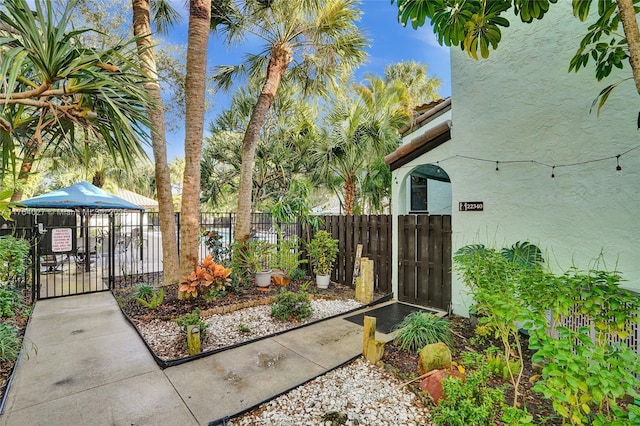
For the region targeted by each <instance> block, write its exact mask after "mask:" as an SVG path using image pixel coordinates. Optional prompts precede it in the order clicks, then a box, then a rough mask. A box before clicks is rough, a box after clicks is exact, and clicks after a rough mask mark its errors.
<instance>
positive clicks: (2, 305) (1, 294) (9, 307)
mask: <svg viewBox="0 0 640 426" xmlns="http://www.w3.org/2000/svg"><path fill="white" fill-rule="evenodd" d="M24 307H25V304H24V303H23V301H22V296H21V295H20V290H18V289H17V288H15V287H13V286H0V317H5V318H9V317H13V316H15V315H16V314H17V313H18V312H19V311H20V310H21V309H23V308H24Z"/></svg>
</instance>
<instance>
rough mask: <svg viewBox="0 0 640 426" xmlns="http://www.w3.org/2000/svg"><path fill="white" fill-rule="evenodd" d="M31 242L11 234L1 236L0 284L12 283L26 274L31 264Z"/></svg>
mask: <svg viewBox="0 0 640 426" xmlns="http://www.w3.org/2000/svg"><path fill="white" fill-rule="evenodd" d="M29 251H30V247H29V243H28V242H27V241H25V240H22V239H19V238H15V237H13V236H11V235H5V236H2V237H0V284H2V283H12V282H16V281H17V280H19V279H20V277H21V276H23V275H24V273H25V271H26V270H27V267H28V265H29Z"/></svg>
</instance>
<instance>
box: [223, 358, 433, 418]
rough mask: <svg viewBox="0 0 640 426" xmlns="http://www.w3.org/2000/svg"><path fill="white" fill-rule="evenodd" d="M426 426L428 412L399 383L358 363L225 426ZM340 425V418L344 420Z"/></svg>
mask: <svg viewBox="0 0 640 426" xmlns="http://www.w3.org/2000/svg"><path fill="white" fill-rule="evenodd" d="M338 413H340V414H342V415H343V416H344V415H346V422H341V423H334V424H345V425H394V426H395V425H407V426H409V425H414V426H417V425H430V424H431V423H430V422H429V415H428V410H427V408H425V407H424V406H423V405H422V404H421V403H420V401H419V399H418V398H417V397H416V396H415V395H414V394H413V393H412V392H411V391H409V390H408V389H407V388H406V387H400V381H399V380H398V379H396V378H395V377H394V376H392V375H390V374H389V373H387V372H386V371H384V370H383V369H382V368H380V367H378V366H374V365H371V364H370V363H368V362H367V361H365V360H363V359H362V358H359V359H357V360H356V361H354V362H352V363H350V364H348V365H346V366H344V367H341V368H339V369H336V370H334V371H332V372H330V373H327V374H325V375H324V376H320V377H318V378H316V379H314V380H312V381H310V382H309V383H307V384H305V385H302V386H299V387H297V388H295V389H293V390H291V391H290V392H288V393H286V394H284V395H281V396H279V397H278V398H276V399H274V400H272V401H270V402H268V403H266V404H263V405H261V406H260V407H258V408H257V409H255V410H253V411H250V412H248V413H246V414H244V415H243V416H240V417H238V418H236V419H232V420H231V421H230V422H229V423H228V424H229V425H280V426H285V425H286V426H289V425H291V426H293V425H325V424H326V425H331V424H332V423H331V419H334V420H335V419H336V416H335V414H338ZM343 420H344V418H343Z"/></svg>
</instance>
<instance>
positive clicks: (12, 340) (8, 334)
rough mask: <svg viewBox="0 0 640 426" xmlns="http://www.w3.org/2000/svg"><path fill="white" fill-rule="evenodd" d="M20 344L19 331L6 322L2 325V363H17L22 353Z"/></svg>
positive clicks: (0, 345)
mask: <svg viewBox="0 0 640 426" xmlns="http://www.w3.org/2000/svg"><path fill="white" fill-rule="evenodd" d="M20 344H21V339H20V337H19V336H18V329H17V328H16V327H14V326H13V325H11V324H8V323H6V322H3V323H0V361H15V360H16V359H17V358H18V354H19V353H20Z"/></svg>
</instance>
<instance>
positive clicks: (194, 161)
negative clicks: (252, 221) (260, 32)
mask: <svg viewBox="0 0 640 426" xmlns="http://www.w3.org/2000/svg"><path fill="white" fill-rule="evenodd" d="M210 20H211V1H210V0H190V1H189V39H188V43H189V45H188V47H187V78H186V82H185V87H186V92H185V95H186V99H187V104H186V123H185V138H184V162H185V163H184V175H183V184H182V188H183V191H182V217H181V220H182V225H181V227H180V276H181V277H186V276H187V275H189V274H190V273H191V271H193V269H194V268H195V266H196V264H197V263H198V230H199V227H200V223H199V220H198V214H199V210H200V154H201V152H202V137H203V133H204V109H205V82H206V73H207V47H208V44H209V43H208V41H209V25H210Z"/></svg>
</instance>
